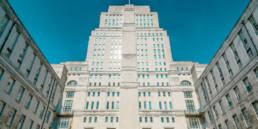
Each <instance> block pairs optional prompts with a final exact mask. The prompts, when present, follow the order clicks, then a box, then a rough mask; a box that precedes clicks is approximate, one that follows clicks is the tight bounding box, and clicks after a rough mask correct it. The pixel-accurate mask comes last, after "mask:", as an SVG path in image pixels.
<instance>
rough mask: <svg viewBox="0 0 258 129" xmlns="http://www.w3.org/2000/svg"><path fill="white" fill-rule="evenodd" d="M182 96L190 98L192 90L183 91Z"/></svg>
mask: <svg viewBox="0 0 258 129" xmlns="http://www.w3.org/2000/svg"><path fill="white" fill-rule="evenodd" d="M184 97H185V98H192V97H193V96H192V91H184Z"/></svg>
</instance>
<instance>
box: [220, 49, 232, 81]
mask: <svg viewBox="0 0 258 129" xmlns="http://www.w3.org/2000/svg"><path fill="white" fill-rule="evenodd" d="M222 57H223V59H224V61H225V64H226V67H227V70H228V73H229V75H230V77H233V75H234V73H233V71H232V69H231V67H230V64H229V61H228V58H227V56H226V55H225V53H224V54H223V55H222Z"/></svg>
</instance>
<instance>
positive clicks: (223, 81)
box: [216, 62, 225, 84]
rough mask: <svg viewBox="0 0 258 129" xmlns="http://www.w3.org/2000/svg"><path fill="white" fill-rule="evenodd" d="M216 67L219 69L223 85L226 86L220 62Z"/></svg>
mask: <svg viewBox="0 0 258 129" xmlns="http://www.w3.org/2000/svg"><path fill="white" fill-rule="evenodd" d="M216 67H217V69H218V71H219V76H220V79H221V81H222V83H223V84H225V78H224V76H223V73H222V70H221V67H220V65H219V62H217V63H216Z"/></svg>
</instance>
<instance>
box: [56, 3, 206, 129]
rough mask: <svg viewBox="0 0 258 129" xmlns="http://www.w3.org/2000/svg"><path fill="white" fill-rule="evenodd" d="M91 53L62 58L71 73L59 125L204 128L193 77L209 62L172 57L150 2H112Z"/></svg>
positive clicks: (125, 128)
mask: <svg viewBox="0 0 258 129" xmlns="http://www.w3.org/2000/svg"><path fill="white" fill-rule="evenodd" d="M87 52H88V53H87V58H86V61H85V62H65V63H62V64H64V65H65V66H66V67H67V68H68V77H67V83H66V87H65V92H64V99H63V109H62V114H61V118H60V123H59V128H60V129H68V128H75V129H132V128H133V129H186V128H189V129H191V128H201V125H200V120H199V113H198V109H199V103H198V101H197V96H196V94H195V90H194V86H193V77H196V78H197V77H198V76H199V75H200V73H201V72H202V70H203V69H204V68H205V66H206V65H200V64H198V63H193V62H175V61H173V60H172V54H171V49H170V41H169V37H168V36H167V33H166V31H165V30H163V29H161V28H159V22H158V14H157V13H156V12H151V11H150V8H149V6H134V5H125V6H110V7H109V9H108V12H102V13H101V16H100V25H99V28H97V29H95V30H94V31H92V34H91V36H90V38H89V46H88V51H87ZM193 66H194V67H196V68H197V70H195V71H194V74H192V71H191V69H192V67H193Z"/></svg>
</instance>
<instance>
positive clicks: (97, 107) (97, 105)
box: [96, 101, 99, 109]
mask: <svg viewBox="0 0 258 129" xmlns="http://www.w3.org/2000/svg"><path fill="white" fill-rule="evenodd" d="M96 109H99V101H97V103H96Z"/></svg>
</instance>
